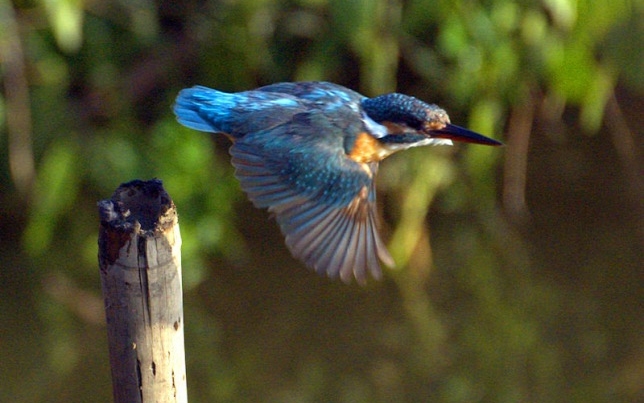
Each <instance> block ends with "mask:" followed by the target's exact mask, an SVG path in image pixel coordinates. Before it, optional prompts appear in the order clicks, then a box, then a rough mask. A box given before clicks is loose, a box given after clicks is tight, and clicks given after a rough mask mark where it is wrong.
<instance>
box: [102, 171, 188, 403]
mask: <svg viewBox="0 0 644 403" xmlns="http://www.w3.org/2000/svg"><path fill="white" fill-rule="evenodd" d="M98 206H99V215H100V221H101V223H100V232H99V240H98V244H99V252H98V253H99V256H98V257H99V266H100V272H101V283H102V287H103V296H104V298H105V314H106V318H107V332H108V342H109V353H110V365H111V367H112V386H113V391H114V401H115V402H116V403H136V402H141V403H151V402H154V403H161V402H163V403H165V402H172V403H178V402H187V389H186V372H185V358H184V357H185V355H184V345H183V306H182V294H181V251H180V248H181V236H180V233H179V224H178V220H177V212H176V209H175V206H174V203H173V202H172V200H171V199H170V197H169V196H168V194H167V193H166V192H165V190H164V189H163V184H162V183H161V181H160V180H156V179H155V180H151V181H147V182H144V181H139V180H135V181H132V182H129V183H126V184H123V185H121V186H120V187H119V188H118V189H116V191H115V192H114V195H113V196H112V198H111V199H110V200H103V201H101V202H99V203H98Z"/></svg>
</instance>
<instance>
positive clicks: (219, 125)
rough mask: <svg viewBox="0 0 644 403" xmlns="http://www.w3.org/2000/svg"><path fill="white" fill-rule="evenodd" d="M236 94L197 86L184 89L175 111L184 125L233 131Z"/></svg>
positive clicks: (202, 129) (202, 128)
mask: <svg viewBox="0 0 644 403" xmlns="http://www.w3.org/2000/svg"><path fill="white" fill-rule="evenodd" d="M236 105H237V101H236V99H235V94H228V93H226V92H221V91H217V90H213V89H211V88H207V87H202V86H195V87H192V88H186V89H184V90H182V91H181V92H180V93H179V95H178V96H177V100H176V103H175V104H174V113H175V115H176V116H177V120H178V121H179V123H181V124H182V125H184V126H186V127H189V128H191V129H195V130H200V131H204V132H223V133H230V132H231V129H232V127H231V124H232V123H233V118H232V117H231V113H232V109H233V108H234V107H235V106H236Z"/></svg>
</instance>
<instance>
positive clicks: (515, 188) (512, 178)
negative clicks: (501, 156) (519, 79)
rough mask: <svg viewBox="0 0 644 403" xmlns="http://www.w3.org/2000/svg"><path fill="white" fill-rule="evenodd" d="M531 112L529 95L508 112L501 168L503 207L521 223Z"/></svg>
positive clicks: (525, 209) (526, 213)
mask: <svg viewBox="0 0 644 403" xmlns="http://www.w3.org/2000/svg"><path fill="white" fill-rule="evenodd" d="M534 110H535V96H534V95H533V94H530V95H529V96H528V97H527V98H526V101H525V102H523V103H522V104H520V105H518V106H517V107H515V108H513V109H512V111H511V113H510V121H509V123H508V139H507V143H506V146H507V152H506V153H505V165H504V167H503V207H504V209H505V211H506V213H507V215H508V216H509V218H510V219H511V220H513V221H515V222H523V221H525V220H526V219H528V218H529V215H530V212H529V211H528V207H527V206H526V203H525V188H526V175H527V170H528V148H529V145H530V133H531V131H532V121H533V119H534Z"/></svg>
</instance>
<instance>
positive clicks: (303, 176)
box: [230, 119, 393, 284]
mask: <svg viewBox="0 0 644 403" xmlns="http://www.w3.org/2000/svg"><path fill="white" fill-rule="evenodd" d="M310 128H311V126H310V125H305V126H302V127H298V125H297V119H296V121H295V122H292V123H291V124H289V125H285V126H283V127H280V128H277V129H274V130H272V131H270V132H263V133H253V134H250V135H247V136H245V137H244V138H242V139H240V140H238V141H236V142H235V143H234V144H233V146H232V147H231V149H230V153H231V155H232V163H233V165H234V166H235V168H236V171H235V175H236V176H237V178H238V179H239V181H240V182H241V186H242V189H243V190H244V191H245V192H246V193H247V194H248V197H249V198H250V200H251V201H253V203H254V204H255V205H256V206H257V207H266V208H268V210H269V211H270V212H271V213H273V214H274V215H275V217H276V220H277V222H278V224H279V226H280V228H281V230H282V233H283V234H284V235H285V237H286V245H287V246H288V248H289V249H290V251H291V253H292V254H293V255H294V256H295V257H296V258H298V259H300V260H302V261H303V262H304V263H305V264H306V265H307V266H309V267H311V268H313V269H314V270H315V271H317V272H319V273H326V274H327V275H328V276H330V277H338V276H339V277H340V278H341V279H342V280H343V281H345V282H349V281H351V278H352V277H355V279H356V280H357V282H358V283H360V284H364V283H365V282H366V277H367V272H369V273H371V275H372V276H373V277H375V278H380V277H381V269H380V263H379V260H382V261H383V262H384V263H385V264H387V265H388V266H393V259H392V258H391V256H390V255H389V252H388V251H387V249H386V247H385V245H384V244H383V242H382V240H381V238H380V235H379V234H378V231H377V214H376V207H375V201H376V200H375V199H376V195H375V188H374V186H375V184H374V183H375V182H374V179H375V175H376V171H377V164H376V163H372V164H359V163H357V162H355V161H353V160H351V159H350V158H348V157H347V155H346V154H345V153H344V151H343V147H342V139H341V138H340V137H338V138H337V139H336V138H333V136H324V141H322V140H321V139H322V138H323V136H317V135H315V133H307V132H306V130H307V129H309V130H310ZM297 133H304V134H306V135H297ZM287 138H288V141H287ZM330 142H331V143H330ZM333 142H336V143H337V144H335V143H333Z"/></svg>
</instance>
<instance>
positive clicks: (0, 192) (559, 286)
mask: <svg viewBox="0 0 644 403" xmlns="http://www.w3.org/2000/svg"><path fill="white" fill-rule="evenodd" d="M0 19H1V20H2V22H1V23H0V69H1V70H0V71H1V74H2V76H1V77H2V88H3V91H2V95H1V98H0V111H1V114H0V133H1V134H2V136H1V137H0V161H1V162H2V163H1V164H0V181H1V187H0V209H1V216H0V234H1V235H0V237H1V239H2V242H1V244H0V259H1V260H0V281H1V290H2V291H1V292H0V323H1V326H0V379H2V381H1V382H0V401H3V402H108V401H111V380H110V372H109V365H108V355H107V342H106V330H105V324H104V316H103V308H102V303H103V302H102V297H101V291H100V283H99V276H98V268H97V258H96V255H97V246H96V241H97V228H98V219H97V208H96V202H97V201H98V200H101V199H105V198H109V197H110V195H111V193H112V192H113V191H114V189H116V187H117V186H118V185H119V184H120V183H122V182H127V181H130V180H132V179H136V178H139V179H149V178H152V177H158V178H161V179H162V180H163V181H164V184H165V187H166V189H167V190H168V192H169V193H170V195H171V196H172V197H173V199H174V201H175V203H176V205H177V206H178V210H179V214H180V223H181V230H182V237H183V241H184V244H183V252H182V253H183V273H184V291H185V298H184V300H185V316H186V329H185V331H186V334H185V336H186V349H187V371H188V392H189V397H190V401H191V402H424V401H432V402H584V403H586V402H635V401H644V336H643V335H644V322H643V321H642V318H643V313H644V310H643V296H644V287H643V286H644V276H643V275H642V273H643V272H642V246H643V245H644V204H643V203H644V201H643V200H644V194H643V192H644V190H643V189H644V188H643V182H642V181H643V179H642V177H643V175H642V173H643V171H642V124H643V123H644V120H643V119H644V118H643V116H644V43H643V40H642V38H644V3H643V2H642V1H641V0H633V1H611V2H603V1H596V2H586V1H567V0H561V1H543V2H535V1H527V0H526V1H518V2H517V1H509V0H490V1H483V2H475V1H459V2H455V1H429V0H409V1H396V0H388V1H387V0H375V1H368V0H350V1H340V0H299V1H297V0H292V1H277V0H264V1H256V0H237V1H234V0H229V1H211V2H206V1H186V2H170V1H167V2H163V1H162V2H155V1H137V2H127V1H116V0H114V1H96V0H88V1H84V2H82V1H72V0H67V1H59V2H48V1H47V2H46V1H41V0H31V1H13V2H11V1H8V0H0ZM295 80H328V81H333V82H337V83H339V84H343V85H346V86H348V87H350V88H353V89H356V90H358V91H360V92H362V93H364V94H366V95H378V94H381V93H385V92H391V91H399V92H403V93H407V94H410V95H413V96H416V97H418V98H421V99H423V100H425V101H428V102H432V103H434V102H435V103H437V104H439V105H441V106H442V107H443V108H445V109H446V110H447V111H448V112H449V113H450V116H451V118H452V121H453V122H454V123H456V124H459V125H462V126H467V127H470V128H471V129H473V130H476V131H478V132H481V133H484V134H486V135H489V136H493V137H495V138H498V139H502V140H503V141H504V142H506V146H505V147H503V148H488V147H481V146H475V145H458V146H456V147H437V148H420V149H413V150H410V151H407V152H405V153H400V154H397V155H395V156H392V157H391V158H389V159H388V160H386V161H385V162H384V163H383V164H381V169H380V176H379V178H378V179H379V180H378V189H379V194H378V197H379V205H380V207H381V209H382V215H383V228H382V231H383V234H384V235H385V238H386V239H387V240H388V243H389V245H390V250H391V252H392V254H393V256H394V258H395V260H396V262H397V264H398V268H397V269H395V270H388V271H386V273H385V276H384V279H383V281H380V282H375V281H372V282H370V283H369V285H368V286H367V287H366V288H361V287H358V286H356V285H349V286H347V285H344V284H342V283H340V282H334V281H330V280H328V279H326V278H323V277H319V276H317V275H315V274H314V273H311V272H309V271H308V270H306V269H305V268H304V267H303V266H302V265H301V264H300V263H299V262H297V261H295V260H294V259H293V258H291V257H290V255H289V253H288V251H287V250H286V247H285V246H284V244H283V240H282V237H281V235H280V233H279V230H278V229H277V226H276V224H275V223H274V222H273V221H272V220H270V219H269V217H268V214H267V213H266V212H265V211H260V210H256V209H254V208H253V207H252V205H251V203H250V202H248V201H247V200H246V198H245V196H244V195H243V193H242V192H241V190H240V189H239V185H238V184H237V182H236V180H235V179H234V177H233V175H232V174H233V169H232V167H231V166H230V164H229V157H228V155H227V148H228V145H229V144H228V142H227V140H226V139H225V138H224V137H223V136H219V137H216V136H210V135H207V134H204V133H198V132H194V131H191V130H188V129H185V128H183V127H181V126H180V125H179V124H178V123H177V122H176V121H175V119H174V117H173V115H172V113H171V105H172V103H173V100H174V97H175V96H176V94H177V92H178V91H179V90H180V89H181V88H184V87H187V86H192V85H195V84H202V85H207V86H210V87H215V88H218V89H222V90H228V91H241V90H247V89H250V88H254V87H257V86H260V85H264V84H269V83H273V82H278V81H295Z"/></svg>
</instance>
